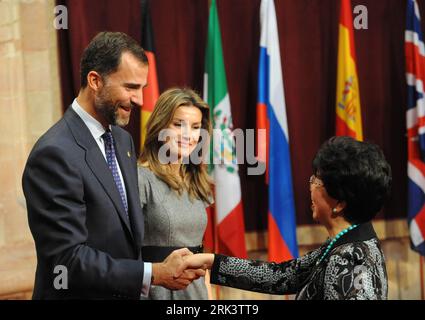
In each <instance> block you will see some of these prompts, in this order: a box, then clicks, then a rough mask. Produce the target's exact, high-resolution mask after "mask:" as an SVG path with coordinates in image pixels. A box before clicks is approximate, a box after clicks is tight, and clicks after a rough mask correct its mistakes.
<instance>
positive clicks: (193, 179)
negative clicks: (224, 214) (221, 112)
mask: <svg viewBox="0 0 425 320" xmlns="http://www.w3.org/2000/svg"><path fill="white" fill-rule="evenodd" d="M181 106H188V107H189V106H193V107H194V108H198V109H199V110H200V111H201V113H202V121H201V128H202V129H204V130H207V132H208V136H210V135H211V122H210V108H209V106H208V104H207V103H206V102H204V101H203V100H202V99H201V98H200V97H199V95H198V94H197V93H196V92H195V91H193V90H191V89H188V88H171V89H168V90H167V91H165V92H164V93H162V94H161V96H160V97H159V98H158V101H157V102H156V104H155V108H154V111H153V112H152V114H151V116H150V117H149V120H148V122H147V124H146V138H145V142H144V144H143V150H142V154H141V155H140V159H139V164H140V165H142V166H146V167H148V168H149V169H150V170H151V171H152V172H153V173H154V174H155V175H156V176H157V177H158V178H160V179H161V180H162V181H164V182H165V183H166V184H167V185H168V186H169V187H170V188H172V189H173V190H176V191H177V192H178V193H179V194H181V193H182V191H183V190H187V191H188V193H189V196H190V197H191V198H197V199H200V200H202V201H204V202H206V203H210V202H211V199H212V183H211V180H210V178H209V176H208V172H207V165H206V164H205V163H203V162H201V163H200V164H193V163H192V162H191V161H189V163H188V164H182V165H181V167H180V176H181V178H182V179H179V178H178V177H176V176H175V175H173V174H172V171H171V168H170V166H169V165H167V164H162V163H161V162H160V160H159V149H160V148H161V146H162V145H163V142H162V141H160V139H159V134H160V132H161V130H163V129H166V128H168V127H169V125H170V123H171V121H172V120H173V117H174V113H175V112H176V110H177V108H179V107H181ZM201 139H203V138H201ZM198 143H205V141H202V140H201V141H200V142H198ZM202 150H203V149H202ZM202 150H201V153H202ZM201 156H202V157H203V156H205V155H203V154H201Z"/></svg>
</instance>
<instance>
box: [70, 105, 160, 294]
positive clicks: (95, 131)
mask: <svg viewBox="0 0 425 320" xmlns="http://www.w3.org/2000/svg"><path fill="white" fill-rule="evenodd" d="M71 107H72V109H73V110H74V111H75V112H76V113H77V114H78V116H79V117H80V118H81V120H83V122H84V124H85V125H86V126H87V128H88V129H89V131H90V133H91V134H92V136H93V138H94V140H95V141H96V143H97V145H98V146H99V149H100V151H101V152H102V154H103V157H104V158H105V161H107V160H106V153H105V142H104V140H103V138H102V135H103V134H104V133H105V132H106V130H105V128H104V127H103V126H102V124H101V123H100V122H99V121H97V120H96V119H95V118H93V117H92V116H91V115H90V114H89V113H88V112H87V111H86V110H84V109H83V108H82V107H81V106H80V105H79V104H78V102H77V99H74V101H73V102H72V106H71ZM115 163H116V164H117V168H118V174H119V176H120V179H121V184H122V187H123V190H124V196H125V200H126V201H127V191H126V189H125V183H124V178H123V176H122V173H121V168H120V165H119V163H118V160H117V159H116V158H115ZM151 275H152V263H150V262H144V273H143V288H142V294H141V295H142V296H144V297H146V296H147V295H148V293H149V287H150V285H151Z"/></svg>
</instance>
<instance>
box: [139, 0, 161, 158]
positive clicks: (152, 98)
mask: <svg viewBox="0 0 425 320" xmlns="http://www.w3.org/2000/svg"><path fill="white" fill-rule="evenodd" d="M141 7H142V47H143V49H144V50H145V53H146V55H147V57H148V60H149V71H148V82H147V86H146V87H145V88H143V105H142V112H141V113H140V150H141V149H142V148H143V144H144V142H145V137H146V123H147V122H148V119H149V117H150V115H151V113H152V111H153V108H154V106H155V103H156V100H158V97H159V88H158V76H157V73H156V60H155V49H154V40H153V29H152V21H151V16H150V8H149V0H142V2H141Z"/></svg>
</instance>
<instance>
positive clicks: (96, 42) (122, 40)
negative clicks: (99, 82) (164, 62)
mask: <svg viewBox="0 0 425 320" xmlns="http://www.w3.org/2000/svg"><path fill="white" fill-rule="evenodd" d="M124 52H130V53H131V54H132V55H134V56H135V57H136V58H137V59H138V60H139V61H140V62H142V63H143V64H146V65H147V64H148V58H147V56H146V54H145V51H144V50H143V48H142V47H141V46H140V45H139V44H138V43H137V42H136V40H134V39H133V38H131V37H130V36H128V35H127V34H125V33H122V32H100V33H98V34H97V35H96V36H95V37H94V38H93V40H92V41H90V43H89V45H88V46H87V48H86V49H85V50H84V52H83V55H82V57H81V62H80V82H81V88H85V87H86V86H87V75H88V73H89V72H90V71H96V72H98V73H99V74H100V75H101V76H102V77H106V76H108V75H109V74H111V73H113V72H115V71H117V69H118V66H119V65H120V62H121V56H122V54H123V53H124Z"/></svg>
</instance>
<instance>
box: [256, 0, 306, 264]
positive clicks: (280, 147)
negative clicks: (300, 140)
mask: <svg viewBox="0 0 425 320" xmlns="http://www.w3.org/2000/svg"><path fill="white" fill-rule="evenodd" d="M260 22H261V39H260V62H259V70H258V103H257V128H258V129H265V130H267V131H266V132H267V134H266V136H267V139H265V140H266V141H261V142H260V143H261V144H260V145H259V149H258V150H259V154H258V159H259V160H260V161H266V165H267V176H268V178H267V180H268V185H269V214H268V223H269V230H268V232H269V243H268V244H269V260H270V261H277V262H280V261H284V260H289V259H294V258H297V257H298V246H297V237H296V221H295V205H294V194H293V187H292V174H291V159H290V158H291V157H290V152H289V135H288V121H287V117H286V105H285V96H284V90H283V78H282V67H281V62H280V50H279V36H278V30H277V21H276V12H275V6H274V2H273V0H262V1H261V7H260Z"/></svg>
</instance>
